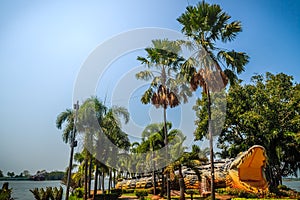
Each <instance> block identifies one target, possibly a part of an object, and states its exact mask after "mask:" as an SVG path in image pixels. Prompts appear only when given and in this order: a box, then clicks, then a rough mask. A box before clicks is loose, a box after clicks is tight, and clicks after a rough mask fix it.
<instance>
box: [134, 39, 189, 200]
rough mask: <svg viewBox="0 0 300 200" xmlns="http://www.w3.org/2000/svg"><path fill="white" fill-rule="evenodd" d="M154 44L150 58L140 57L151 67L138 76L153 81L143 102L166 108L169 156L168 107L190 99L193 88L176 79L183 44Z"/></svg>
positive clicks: (166, 42)
mask: <svg viewBox="0 0 300 200" xmlns="http://www.w3.org/2000/svg"><path fill="white" fill-rule="evenodd" d="M152 44H153V47H150V48H146V49H145V50H146V52H147V57H146V58H144V57H140V56H139V57H138V58H137V60H139V61H140V62H141V63H142V64H145V65H146V67H147V68H148V69H146V70H144V71H141V72H139V73H137V74H136V78H137V79H142V80H146V81H149V80H152V82H151V84H150V87H149V89H148V90H146V91H145V93H144V95H143V96H142V98H141V101H142V103H143V104H148V103H151V104H153V105H154V106H155V107H156V108H160V107H162V108H163V116H164V143H165V145H166V155H167V156H168V148H167V146H168V140H167V132H168V131H167V117H166V111H167V108H168V107H170V108H173V107H176V106H178V105H179V104H180V100H181V98H182V99H183V101H184V102H186V101H187V98H188V96H190V95H191V94H190V92H189V90H184V89H186V88H185V85H184V84H178V79H177V78H176V75H177V73H178V72H179V68H180V65H181V64H182V62H183V61H184V59H183V57H181V56H179V55H178V54H179V53H180V51H181V46H180V43H179V42H177V41H169V40H167V39H165V40H153V41H152ZM150 68H152V70H151V69H150ZM185 91H186V92H185ZM166 161H167V160H166ZM167 176H168V174H167ZM167 180H168V177H167ZM169 186H170V185H169V181H167V197H168V199H170V187H169Z"/></svg>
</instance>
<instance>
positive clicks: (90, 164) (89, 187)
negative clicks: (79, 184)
mask: <svg viewBox="0 0 300 200" xmlns="http://www.w3.org/2000/svg"><path fill="white" fill-rule="evenodd" d="M92 170H93V158H92V155H91V154H90V163H89V175H88V198H90V196H91V188H92Z"/></svg>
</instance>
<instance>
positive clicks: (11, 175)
mask: <svg viewBox="0 0 300 200" xmlns="http://www.w3.org/2000/svg"><path fill="white" fill-rule="evenodd" d="M7 176H9V177H11V178H13V177H14V176H15V172H7Z"/></svg>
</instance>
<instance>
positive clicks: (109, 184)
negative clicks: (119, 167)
mask: <svg viewBox="0 0 300 200" xmlns="http://www.w3.org/2000/svg"><path fill="white" fill-rule="evenodd" d="M111 177H112V174H111V169H109V179H108V193H110V189H111V182H112V178H111Z"/></svg>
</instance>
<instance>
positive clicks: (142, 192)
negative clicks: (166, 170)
mask: <svg viewBox="0 0 300 200" xmlns="http://www.w3.org/2000/svg"><path fill="white" fill-rule="evenodd" d="M134 193H135V195H136V196H137V197H138V198H139V199H142V200H143V199H145V197H146V196H148V192H147V190H136V191H135V192H134Z"/></svg>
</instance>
